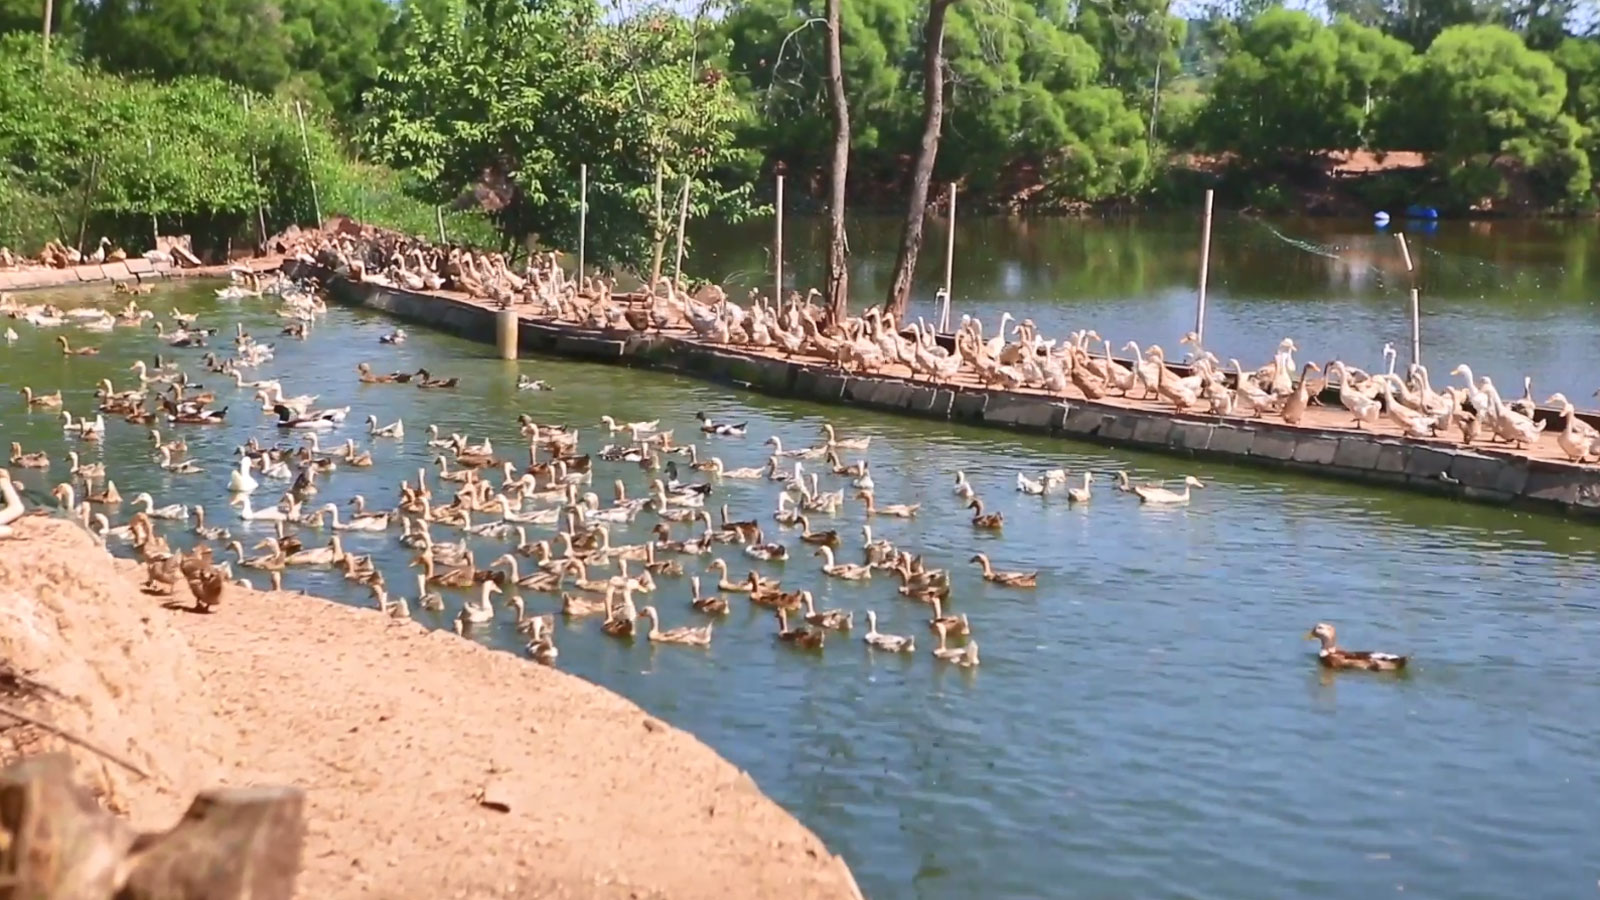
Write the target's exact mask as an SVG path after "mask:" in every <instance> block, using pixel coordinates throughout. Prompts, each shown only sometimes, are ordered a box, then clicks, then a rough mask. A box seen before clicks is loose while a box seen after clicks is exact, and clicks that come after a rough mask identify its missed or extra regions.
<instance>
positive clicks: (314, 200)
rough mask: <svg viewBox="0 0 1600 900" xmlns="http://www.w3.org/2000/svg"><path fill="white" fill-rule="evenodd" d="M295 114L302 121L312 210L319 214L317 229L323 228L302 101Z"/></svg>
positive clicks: (303, 145)
mask: <svg viewBox="0 0 1600 900" xmlns="http://www.w3.org/2000/svg"><path fill="white" fill-rule="evenodd" d="M294 114H295V116H296V117H297V118H298V119H299V120H300V147H301V149H303V150H305V153H306V180H307V181H309V182H311V209H312V211H313V212H315V213H316V214H317V227H318V228H319V229H320V228H321V227H322V200H321V199H320V198H318V197H317V177H316V176H315V175H314V174H312V172H311V139H310V138H308V137H306V114H305V110H303V109H301V108H300V101H299V100H296V101H295V102H294Z"/></svg>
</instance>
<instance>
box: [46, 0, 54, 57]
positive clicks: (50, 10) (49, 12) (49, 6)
mask: <svg viewBox="0 0 1600 900" xmlns="http://www.w3.org/2000/svg"><path fill="white" fill-rule="evenodd" d="M55 11H56V5H55V0H44V61H45V62H49V61H50V24H51V23H50V20H51V19H53V18H55Z"/></svg>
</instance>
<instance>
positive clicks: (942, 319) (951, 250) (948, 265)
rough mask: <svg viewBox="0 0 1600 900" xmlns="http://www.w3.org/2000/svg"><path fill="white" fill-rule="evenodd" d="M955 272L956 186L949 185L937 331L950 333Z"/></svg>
mask: <svg viewBox="0 0 1600 900" xmlns="http://www.w3.org/2000/svg"><path fill="white" fill-rule="evenodd" d="M955 270H956V186H955V184H954V183H952V184H951V185H950V230H949V233H948V234H946V235H945V239H944V304H943V307H942V308H941V309H940V310H939V330H940V331H941V332H944V333H946V334H948V333H949V331H950V287H951V279H952V277H953V276H954V275H955Z"/></svg>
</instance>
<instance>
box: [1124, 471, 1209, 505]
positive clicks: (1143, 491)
mask: <svg viewBox="0 0 1600 900" xmlns="http://www.w3.org/2000/svg"><path fill="white" fill-rule="evenodd" d="M1203 487H1205V485H1204V484H1201V483H1200V479H1198V478H1196V477H1194V476H1193V475H1185V476H1184V477H1183V493H1181V494H1180V493H1178V492H1177V491H1169V490H1167V489H1166V488H1163V487H1153V486H1150V485H1144V484H1136V485H1134V486H1133V493H1134V495H1135V496H1137V497H1138V498H1139V502H1140V503H1149V504H1151V505H1156V506H1175V505H1179V504H1183V503H1188V502H1189V489H1190V488H1203Z"/></svg>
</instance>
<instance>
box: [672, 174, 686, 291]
mask: <svg viewBox="0 0 1600 900" xmlns="http://www.w3.org/2000/svg"><path fill="white" fill-rule="evenodd" d="M688 224H689V179H688V178H685V179H683V199H682V200H681V201H679V203H678V247H677V251H676V252H675V253H674V254H673V260H672V284H673V287H674V288H676V287H678V286H679V284H680V281H679V279H681V278H682V277H683V230H684V228H686V227H688Z"/></svg>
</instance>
